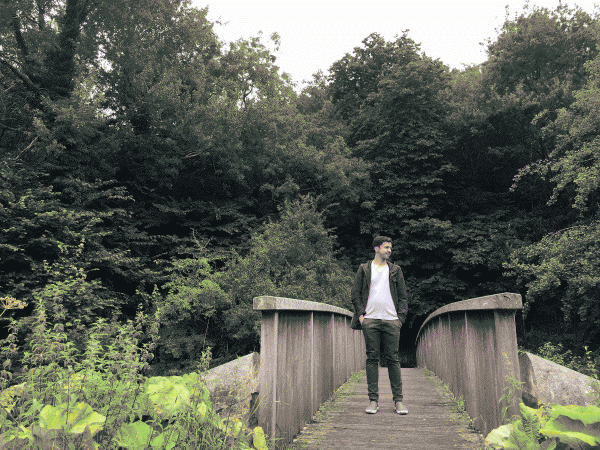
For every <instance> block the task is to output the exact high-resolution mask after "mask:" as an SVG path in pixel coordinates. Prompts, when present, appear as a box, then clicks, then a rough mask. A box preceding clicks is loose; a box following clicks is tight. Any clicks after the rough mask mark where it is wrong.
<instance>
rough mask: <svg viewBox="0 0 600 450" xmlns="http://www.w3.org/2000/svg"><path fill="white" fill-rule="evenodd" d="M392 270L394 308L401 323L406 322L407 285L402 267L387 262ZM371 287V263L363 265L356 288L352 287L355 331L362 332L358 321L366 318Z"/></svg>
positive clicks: (359, 270)
mask: <svg viewBox="0 0 600 450" xmlns="http://www.w3.org/2000/svg"><path fill="white" fill-rule="evenodd" d="M387 265H388V266H389V268H390V278H389V280H390V292H391V294H392V300H394V307H395V308H396V314H397V315H398V319H400V323H404V322H405V321H406V314H407V313H408V296H407V295H406V283H405V282H404V275H403V274H402V269H400V266H397V265H396V264H393V263H391V262H389V261H387ZM370 286H371V261H369V262H368V263H365V264H361V265H360V267H359V268H358V271H357V272H356V276H355V277H354V286H352V291H351V292H352V294H351V296H352V305H354V317H352V323H351V324H350V327H352V329H354V330H360V329H361V328H362V327H361V324H360V320H359V319H358V318H359V317H360V316H364V315H365V313H366V311H367V300H368V299H369V288H370Z"/></svg>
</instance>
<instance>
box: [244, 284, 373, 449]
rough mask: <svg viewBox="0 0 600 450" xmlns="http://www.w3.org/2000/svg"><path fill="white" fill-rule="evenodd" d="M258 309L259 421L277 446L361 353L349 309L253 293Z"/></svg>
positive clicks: (357, 366) (359, 363) (361, 361)
mask: <svg viewBox="0 0 600 450" xmlns="http://www.w3.org/2000/svg"><path fill="white" fill-rule="evenodd" d="M254 309H255V310H257V311H260V312H261V313H262V322H261V338H260V346H261V349H260V375H259V400H258V402H259V404H258V424H259V425H260V426H262V427H263V429H264V431H265V433H266V434H267V436H270V437H271V438H275V439H277V440H278V442H279V443H281V444H286V443H289V442H291V441H292V439H293V438H294V436H295V435H297V434H298V433H299V432H300V430H302V428H304V426H305V425H306V424H307V423H308V422H310V420H311V419H312V417H313V416H314V415H315V413H316V412H317V410H318V409H319V407H320V406H321V405H322V404H323V403H324V402H326V401H327V400H328V399H329V398H330V397H331V395H332V394H333V392H334V391H335V390H336V389H337V388H338V387H340V386H341V385H342V384H343V383H344V382H345V381H346V380H347V379H348V377H349V376H350V375H351V374H352V373H354V372H358V371H360V370H362V369H363V368H364V367H365V364H366V351H365V345H364V340H363V337H362V332H361V331H356V330H352V329H351V328H350V321H351V319H352V313H351V312H350V311H347V310H345V309H341V308H337V307H335V306H331V305H326V304H323V303H315V302H307V301H302V300H294V299H287V298H279V297H266V296H265V297H256V298H255V299H254Z"/></svg>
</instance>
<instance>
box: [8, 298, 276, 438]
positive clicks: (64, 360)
mask: <svg viewBox="0 0 600 450" xmlns="http://www.w3.org/2000/svg"><path fill="white" fill-rule="evenodd" d="M1 300H2V306H3V308H4V309H3V311H2V313H0V317H2V316H3V315H4V313H5V312H6V311H7V310H9V309H15V308H23V307H24V306H26V305H25V304H24V303H23V302H20V301H18V300H16V299H12V298H4V299H1ZM34 317H35V322H34V324H33V332H32V334H31V337H30V339H29V341H28V342H27V343H26V345H25V348H23V349H20V350H21V352H20V353H19V352H18V350H19V349H18V348H17V342H18V340H17V334H18V332H19V324H18V322H16V321H14V320H12V319H10V318H8V319H7V318H6V317H2V319H4V320H8V321H9V325H8V330H9V335H8V337H7V338H6V339H5V340H4V342H3V345H2V351H1V352H2V361H3V363H2V371H1V372H0V389H1V390H2V392H1V393H0V448H1V449H7V450H8V449H33V450H46V449H48V450H50V449H52V450H63V449H64V450H67V449H76V450H79V449H82V450H96V449H103V450H112V449H114V450H121V449H130V450H146V449H152V450H158V449H167V450H170V449H173V448H176V449H198V450H201V449H211V450H212V449H235V450H238V449H239V450H246V449H252V448H256V449H259V450H263V449H266V448H267V445H266V441H265V436H264V433H263V431H262V429H261V428H260V427H256V428H255V429H254V430H249V429H248V428H247V427H246V425H245V423H244V418H243V417H239V416H231V417H225V418H221V417H219V416H218V414H217V413H216V412H215V411H214V408H213V405H212V402H211V398H210V392H209V391H208V389H207V388H206V385H205V383H204V382H203V375H202V374H203V373H204V371H205V369H206V368H207V367H208V361H209V360H210V350H208V351H205V352H204V353H203V355H202V359H201V361H199V362H198V372H197V373H191V374H186V375H183V376H173V377H151V378H148V377H146V376H145V375H144V373H145V372H146V371H147V370H148V367H149V361H150V360H151V359H152V356H153V355H152V351H153V350H154V347H155V345H156V341H157V339H158V337H157V336H158V320H157V317H148V316H146V315H144V314H143V312H142V311H141V310H140V311H138V314H137V316H136V318H135V320H132V321H128V322H127V323H125V324H122V325H115V324H111V323H108V322H107V321H104V320H98V321H97V322H96V323H95V324H93V326H92V327H91V328H90V329H89V333H88V336H87V341H86V342H85V345H84V347H83V350H78V347H76V346H75V344H74V343H73V342H70V341H69V339H68V337H67V333H66V332H65V326H64V325H63V324H61V323H50V321H49V320H48V318H47V317H48V314H47V310H46V305H45V302H44V300H43V299H37V305H36V311H35V316H34ZM17 355H22V358H20V360H19V367H20V370H19V371H15V373H13V372H12V370H11V369H12V365H13V359H14V358H15V357H16V356H17Z"/></svg>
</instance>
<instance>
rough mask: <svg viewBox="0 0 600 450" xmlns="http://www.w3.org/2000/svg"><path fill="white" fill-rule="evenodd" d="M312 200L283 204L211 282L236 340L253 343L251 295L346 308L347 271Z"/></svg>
mask: <svg viewBox="0 0 600 450" xmlns="http://www.w3.org/2000/svg"><path fill="white" fill-rule="evenodd" d="M315 203H316V202H315V200H313V199H311V198H310V197H308V196H307V197H303V198H301V199H299V200H295V201H290V202H286V203H285V206H284V207H283V208H282V209H281V212H280V218H279V220H278V221H274V222H270V223H267V224H265V225H264V226H263V228H262V230H261V232H260V233H256V234H255V235H254V236H253V237H252V238H251V240H250V251H249V253H248V254H247V255H246V256H244V257H238V258H236V259H234V260H232V261H231V262H230V265H229V266H228V268H227V270H226V271H224V272H222V273H221V274H219V276H218V279H217V282H218V283H219V284H220V286H221V288H222V289H223V290H224V291H226V292H227V294H228V295H229V297H230V299H231V301H232V302H233V305H235V306H233V307H232V308H231V309H229V310H228V311H227V313H226V314H225V320H226V323H227V329H228V332H229V333H230V336H231V337H233V338H234V339H235V340H236V341H237V342H238V344H237V345H240V344H242V343H245V345H246V353H247V350H249V349H250V348H251V347H249V344H250V343H252V344H254V345H256V344H257V343H258V336H259V334H258V332H259V329H258V325H259V322H258V315H257V314H256V313H255V312H254V311H253V310H252V302H253V298H254V297H257V296H261V295H273V296H279V297H289V298H297V299H302V300H309V301H316V302H324V303H329V304H333V305H336V306H341V307H343V308H346V309H350V304H349V302H350V287H351V283H352V275H351V272H348V270H347V269H346V268H345V267H344V266H343V265H342V264H340V263H339V262H338V261H336V259H335V254H336V251H335V236H333V235H331V234H330V231H331V230H327V229H326V228H325V226H324V221H323V213H321V212H318V211H317V209H316V204H315Z"/></svg>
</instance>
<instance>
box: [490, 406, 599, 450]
mask: <svg viewBox="0 0 600 450" xmlns="http://www.w3.org/2000/svg"><path fill="white" fill-rule="evenodd" d="M519 406H520V410H521V417H518V418H515V420H514V421H513V422H512V423H510V424H508V425H502V426H501V427H499V428H496V429H495V430H492V431H491V432H490V433H489V434H488V436H487V437H486V440H485V442H486V445H487V446H488V447H489V448H493V449H506V450H517V449H518V450H538V449H539V450H553V449H557V450H569V449H591V448H596V447H595V446H597V445H600V408H598V407H597V406H576V405H569V406H563V405H557V404H552V405H549V406H547V407H540V408H538V409H533V408H529V407H527V406H525V405H524V404H523V403H520V404H519Z"/></svg>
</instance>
